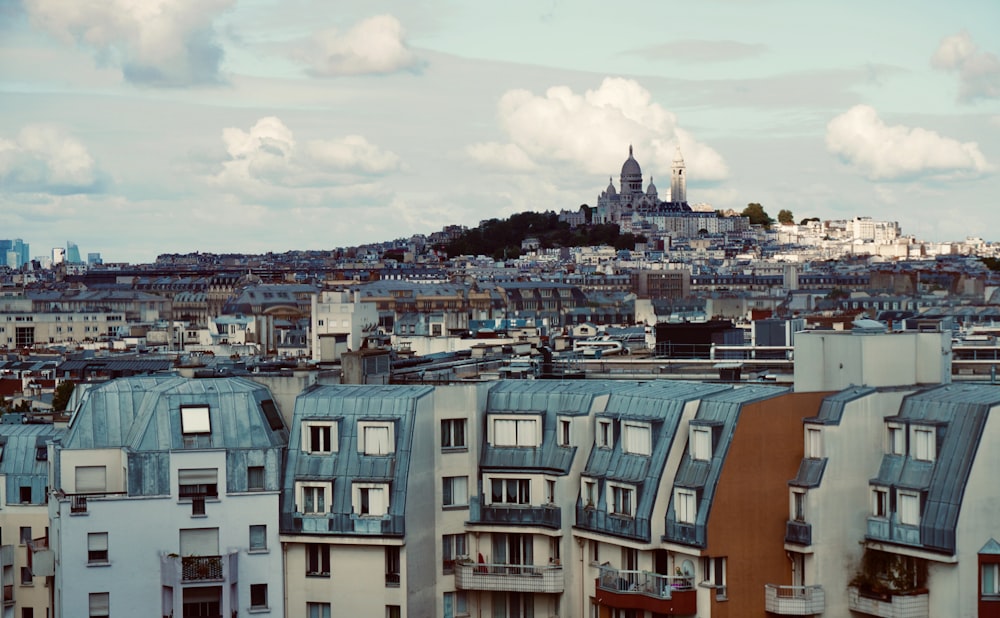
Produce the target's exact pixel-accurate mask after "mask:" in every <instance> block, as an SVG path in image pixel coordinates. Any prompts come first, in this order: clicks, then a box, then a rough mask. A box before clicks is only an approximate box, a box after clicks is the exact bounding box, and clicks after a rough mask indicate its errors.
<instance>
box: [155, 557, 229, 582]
mask: <svg viewBox="0 0 1000 618" xmlns="http://www.w3.org/2000/svg"><path fill="white" fill-rule="evenodd" d="M238 559H239V553H237V552H232V553H229V554H225V555H221V556H184V557H181V556H178V555H177V554H165V555H162V556H161V557H160V581H161V583H162V584H163V585H164V586H178V585H188V584H205V583H215V582H228V583H230V584H234V583H236V578H237V577H236V576H237V562H238Z"/></svg>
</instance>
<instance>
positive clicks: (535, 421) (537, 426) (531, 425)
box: [488, 414, 542, 448]
mask: <svg viewBox="0 0 1000 618" xmlns="http://www.w3.org/2000/svg"><path fill="white" fill-rule="evenodd" d="M498 422H514V441H513V443H509V442H507V441H506V436H505V437H504V438H505V439H504V441H503V442H500V441H499V440H498V434H501V435H503V434H504V433H506V432H500V431H498V430H497V423H498ZM522 425H523V428H522ZM488 428H489V436H488V438H489V443H490V446H493V447H495V448H538V447H539V446H541V445H542V416H541V415H540V414H490V416H489V422H488Z"/></svg>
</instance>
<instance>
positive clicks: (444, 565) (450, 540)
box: [441, 534, 469, 573]
mask: <svg viewBox="0 0 1000 618" xmlns="http://www.w3.org/2000/svg"><path fill="white" fill-rule="evenodd" d="M468 555H469V548H468V545H467V544H466V538H465V535H464V534H446V535H444V536H442V537H441V572H442V573H451V572H453V571H454V570H455V560H456V559H457V558H459V557H460V556H468Z"/></svg>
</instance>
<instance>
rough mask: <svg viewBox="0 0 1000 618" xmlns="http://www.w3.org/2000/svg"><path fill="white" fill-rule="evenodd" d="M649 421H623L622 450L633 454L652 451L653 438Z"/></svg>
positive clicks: (644, 453)
mask: <svg viewBox="0 0 1000 618" xmlns="http://www.w3.org/2000/svg"><path fill="white" fill-rule="evenodd" d="M650 433H651V432H650V429H649V424H648V423H636V422H631V421H625V422H624V423H622V450H623V451H625V452H626V453H631V454H633V455H649V454H650V453H652V438H651V435H650Z"/></svg>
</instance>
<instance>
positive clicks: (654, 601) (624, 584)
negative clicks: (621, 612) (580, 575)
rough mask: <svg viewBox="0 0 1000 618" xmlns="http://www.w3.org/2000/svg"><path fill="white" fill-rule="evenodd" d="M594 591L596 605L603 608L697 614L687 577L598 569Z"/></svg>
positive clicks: (606, 567)
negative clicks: (598, 573) (595, 592)
mask: <svg viewBox="0 0 1000 618" xmlns="http://www.w3.org/2000/svg"><path fill="white" fill-rule="evenodd" d="M595 587H596V589H597V601H598V603H600V604H601V605H603V606H605V607H614V608H616V609H634V610H639V611H644V612H645V611H648V612H654V613H658V614H671V615H681V616H686V615H693V614H696V613H698V593H697V592H696V591H695V587H694V581H693V579H692V578H691V577H690V576H676V577H675V576H672V575H660V574H658V573H650V572H649V571H631V570H620V569H615V568H612V567H609V566H602V567H601V568H600V575H599V576H598V578H597V581H596V583H595Z"/></svg>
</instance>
